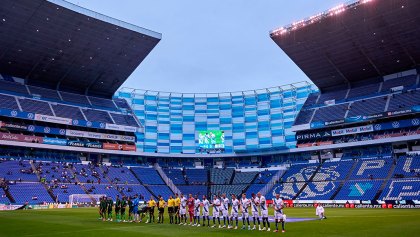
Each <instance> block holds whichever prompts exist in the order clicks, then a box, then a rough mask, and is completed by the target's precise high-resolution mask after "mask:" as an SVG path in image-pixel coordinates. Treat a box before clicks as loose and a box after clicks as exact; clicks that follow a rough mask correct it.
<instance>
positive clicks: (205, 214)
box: [168, 193, 286, 232]
mask: <svg viewBox="0 0 420 237" xmlns="http://www.w3.org/2000/svg"><path fill="white" fill-rule="evenodd" d="M251 196H252V197H251V198H250V199H248V198H247V197H246V194H245V193H244V194H242V195H241V197H240V198H237V197H236V195H234V194H232V195H231V200H229V199H228V198H227V196H226V194H222V195H221V196H220V197H218V196H217V195H214V196H213V199H212V200H208V199H207V197H206V196H203V199H202V200H200V199H199V198H198V196H197V195H196V196H195V197H194V198H193V196H192V195H191V194H190V195H189V197H188V198H186V197H184V195H183V194H181V197H180V205H179V212H178V213H175V214H176V215H178V216H179V218H180V221H179V222H175V223H174V224H179V225H190V226H198V227H199V226H206V221H207V226H208V227H211V228H215V227H216V226H217V225H218V228H226V227H227V228H228V229H238V225H239V217H241V218H242V229H248V230H256V229H257V228H258V230H260V231H271V228H270V222H269V216H268V207H267V200H266V198H265V197H264V196H263V195H261V193H257V194H256V195H255V194H254V193H253V194H252V195H251ZM176 198H178V197H176ZM168 201H170V200H168ZM273 205H274V219H275V226H276V228H275V230H274V232H278V231H279V229H278V225H279V223H281V226H282V232H285V221H286V215H285V214H284V213H283V208H284V203H283V200H282V199H281V198H280V195H279V194H277V195H276V197H275V198H274V200H273ZM210 207H211V208H212V209H213V210H212V219H213V222H212V225H211V226H210ZM229 208H230V213H229ZM187 211H188V216H189V219H190V221H189V223H188V222H187ZM250 213H251V217H252V218H253V224H254V225H253V227H252V228H251V225H250V218H249V217H250ZM170 216H171V215H170ZM200 217H202V218H203V220H202V224H201V223H200ZM220 217H223V226H222V225H221V219H220ZM260 220H262V225H263V228H261V222H260ZM216 221H217V225H216ZM226 224H227V225H226Z"/></svg>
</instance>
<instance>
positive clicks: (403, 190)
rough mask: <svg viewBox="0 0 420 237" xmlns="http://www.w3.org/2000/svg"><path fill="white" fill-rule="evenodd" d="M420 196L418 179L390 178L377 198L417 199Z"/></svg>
mask: <svg viewBox="0 0 420 237" xmlns="http://www.w3.org/2000/svg"><path fill="white" fill-rule="evenodd" d="M419 197H420V179H418V178H417V179H391V180H389V181H388V183H387V185H386V188H385V189H384V190H383V191H382V194H381V196H380V198H379V200H388V201H390V200H393V201H401V200H418V199H419Z"/></svg>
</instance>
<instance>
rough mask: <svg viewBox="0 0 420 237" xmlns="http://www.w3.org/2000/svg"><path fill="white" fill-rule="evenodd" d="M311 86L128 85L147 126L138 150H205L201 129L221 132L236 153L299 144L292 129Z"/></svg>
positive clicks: (123, 94)
mask: <svg viewBox="0 0 420 237" xmlns="http://www.w3.org/2000/svg"><path fill="white" fill-rule="evenodd" d="M316 91H317V89H316V87H314V86H313V85H311V84H309V83H306V82H302V83H296V84H291V85H285V86H279V87H273V88H266V89H259V90H252V91H238V92H226V93H208V94H200V93H196V94H189V93H173V92H157V91H146V90H135V89H128V88H124V89H122V90H121V91H118V92H117V96H118V97H119V98H122V99H126V100H127V101H128V103H129V104H130V105H131V108H132V109H133V111H134V113H135V115H136V116H137V117H138V119H139V121H140V122H141V123H142V124H143V126H144V132H142V133H138V134H137V148H138V150H139V151H144V152H146V153H147V152H149V153H154V152H157V153H168V154H169V153H174V154H176V153H178V154H179V153H183V154H195V153H199V154H203V153H206V152H207V150H206V151H203V150H200V148H199V142H198V140H199V138H198V135H199V132H200V131H206V130H222V131H223V132H224V134H225V140H224V149H219V150H220V151H216V150H212V151H209V152H211V153H216V152H218V153H237V152H239V153H240V152H252V151H258V150H275V149H287V148H293V147H296V140H295V133H294V132H292V131H291V127H292V125H293V123H294V120H295V117H296V116H297V114H298V113H299V111H300V109H301V107H302V106H303V104H304V103H305V100H306V98H307V97H308V95H309V94H311V93H313V92H316Z"/></svg>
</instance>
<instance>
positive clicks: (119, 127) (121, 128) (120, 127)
mask: <svg viewBox="0 0 420 237" xmlns="http://www.w3.org/2000/svg"><path fill="white" fill-rule="evenodd" d="M105 128H106V129H109V130H116V131H124V132H137V128H136V127H131V126H124V125H117V124H110V123H107V124H106V125H105Z"/></svg>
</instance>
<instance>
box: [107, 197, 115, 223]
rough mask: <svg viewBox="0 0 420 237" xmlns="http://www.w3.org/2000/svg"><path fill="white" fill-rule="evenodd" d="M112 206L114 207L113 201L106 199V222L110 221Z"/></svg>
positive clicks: (109, 198)
mask: <svg viewBox="0 0 420 237" xmlns="http://www.w3.org/2000/svg"><path fill="white" fill-rule="evenodd" d="M112 206H114V201H112V198H111V197H108V200H107V209H108V221H112Z"/></svg>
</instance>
